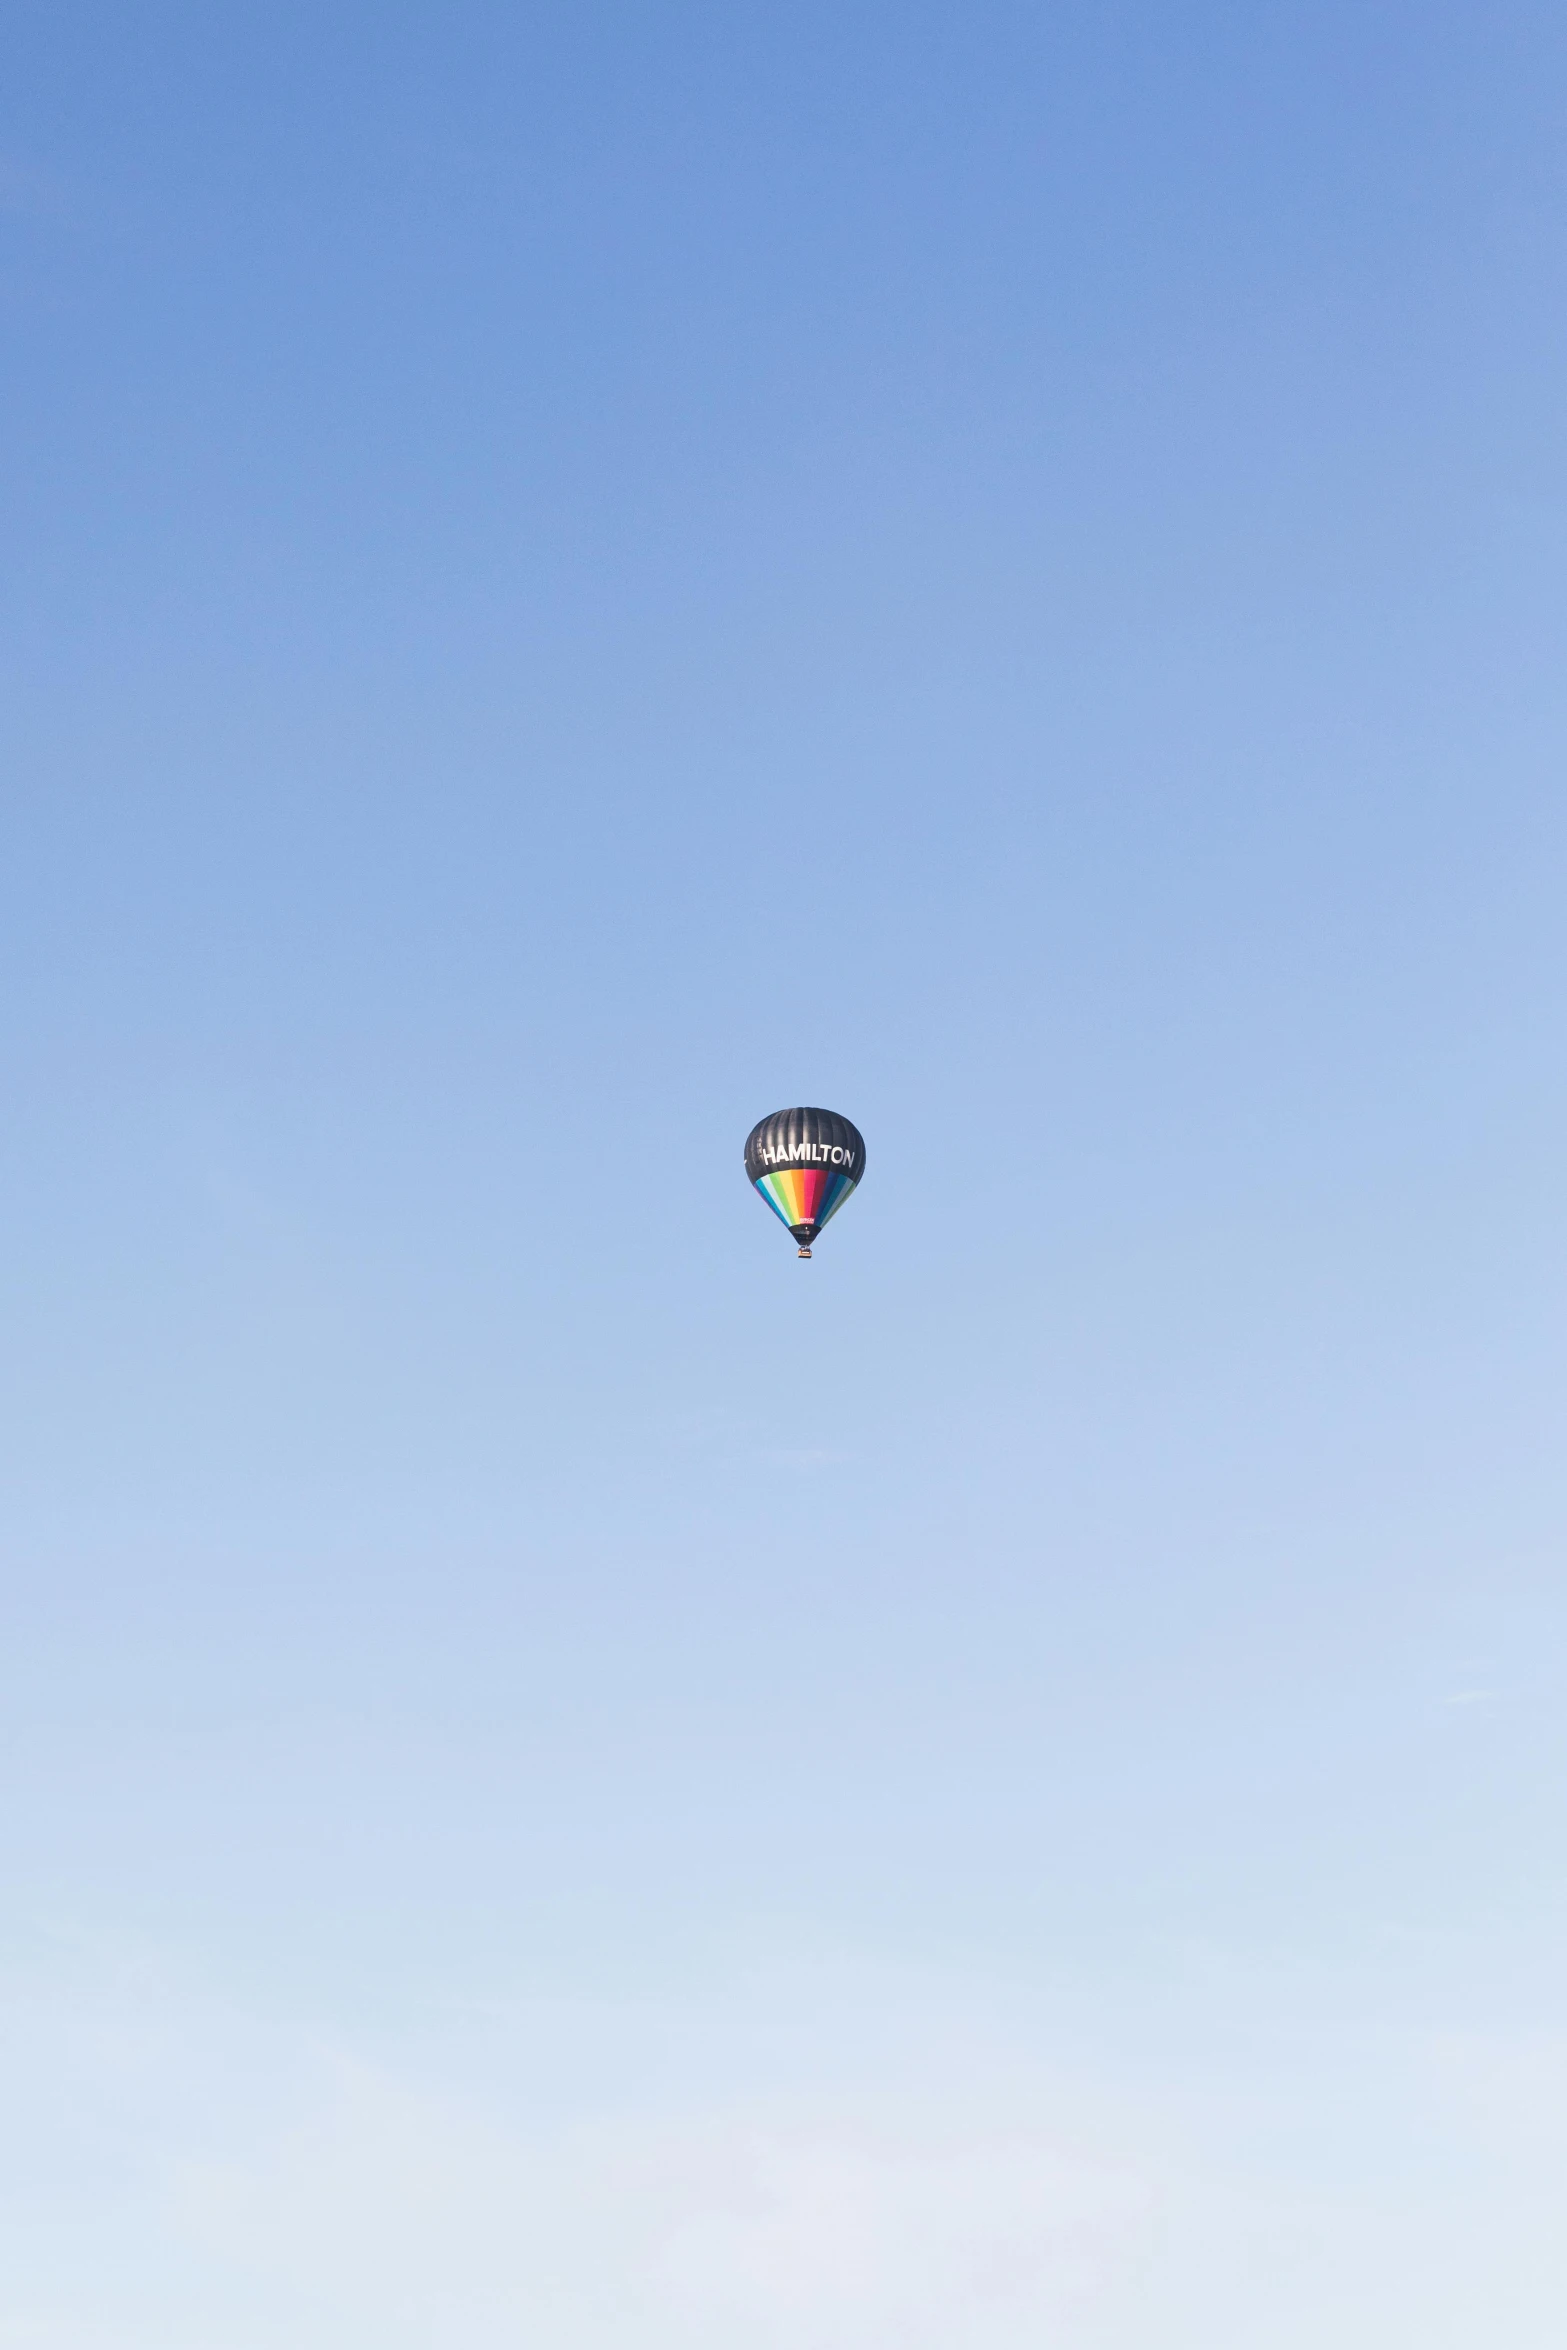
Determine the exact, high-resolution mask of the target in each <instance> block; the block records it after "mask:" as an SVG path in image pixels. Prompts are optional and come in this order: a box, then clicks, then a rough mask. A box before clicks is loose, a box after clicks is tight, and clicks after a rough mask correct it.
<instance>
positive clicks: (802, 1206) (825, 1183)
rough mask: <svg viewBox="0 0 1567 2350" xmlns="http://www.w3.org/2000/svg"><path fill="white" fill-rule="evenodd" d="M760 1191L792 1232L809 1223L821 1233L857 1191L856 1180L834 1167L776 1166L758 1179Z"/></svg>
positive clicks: (757, 1186)
mask: <svg viewBox="0 0 1567 2350" xmlns="http://www.w3.org/2000/svg"><path fill="white" fill-rule="evenodd" d="M756 1188H757V1190H758V1191H759V1192H760V1193H761V1195H762V1197H763V1199H764V1200H766V1202H767V1204H768V1206H769V1207H770V1208H771V1209H772V1210H773V1213H774V1214H775V1215H777V1216H779V1217H781V1218H782V1220H783V1221H784V1223H785V1224H787V1225H788V1226H789V1228H790V1230H791V1231H793V1230H794V1228H795V1226H796V1225H798V1224H809V1225H810V1226H811V1227H812V1229H813V1230H814V1231H817V1232H819V1231H820V1230H821V1228H822V1226H823V1225H824V1224H825V1223H826V1222H827V1220H828V1218H829V1217H830V1216H836V1214H837V1213H838V1210H839V1209H840V1208H841V1207H842V1206H843V1203H844V1201H845V1200H846V1199H847V1198H848V1196H849V1194H850V1192H851V1191H852V1190H853V1189H854V1177H853V1176H852V1175H845V1174H842V1173H841V1172H840V1171H839V1170H837V1169H836V1168H833V1167H775V1168H774V1169H773V1170H772V1172H771V1174H768V1175H759V1176H758V1177H757V1179H756Z"/></svg>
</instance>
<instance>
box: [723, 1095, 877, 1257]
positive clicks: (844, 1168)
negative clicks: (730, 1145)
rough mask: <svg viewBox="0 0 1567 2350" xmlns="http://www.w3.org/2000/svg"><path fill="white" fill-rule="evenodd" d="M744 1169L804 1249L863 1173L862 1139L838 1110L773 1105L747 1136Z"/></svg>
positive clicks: (836, 1210) (857, 1129)
mask: <svg viewBox="0 0 1567 2350" xmlns="http://www.w3.org/2000/svg"><path fill="white" fill-rule="evenodd" d="M745 1171H746V1173H747V1174H748V1175H749V1176H750V1178H751V1181H752V1182H753V1183H754V1184H755V1186H756V1188H757V1190H758V1191H759V1192H760V1193H761V1195H762V1197H763V1199H764V1200H766V1202H767V1204H768V1206H769V1207H770V1208H771V1209H772V1211H773V1213H774V1215H775V1216H777V1217H778V1218H779V1220H780V1221H781V1222H782V1223H785V1224H787V1225H788V1227H789V1229H790V1231H791V1232H792V1233H793V1234H794V1237H795V1239H796V1240H797V1241H798V1242H799V1244H800V1247H801V1249H802V1251H804V1250H808V1249H809V1248H810V1245H811V1242H812V1241H813V1240H814V1239H815V1238H816V1235H817V1233H818V1232H820V1230H821V1228H822V1226H823V1225H824V1224H825V1223H826V1222H827V1221H828V1219H829V1217H832V1216H835V1215H836V1214H837V1213H838V1210H839V1209H840V1208H841V1207H842V1206H843V1203H844V1201H845V1200H846V1199H847V1198H848V1197H849V1195H850V1193H851V1192H852V1191H853V1190H854V1187H855V1185H856V1184H857V1183H858V1182H859V1180H860V1178H861V1176H862V1175H863V1174H864V1172H865V1138H864V1136H863V1135H862V1134H861V1132H860V1130H859V1128H858V1127H857V1126H854V1125H851V1123H850V1122H849V1120H848V1119H847V1118H840V1117H839V1115H838V1113H837V1111H836V1110H775V1111H774V1112H773V1114H772V1116H771V1117H770V1118H763V1119H761V1120H759V1121H758V1123H757V1124H756V1125H755V1126H753V1127H752V1129H751V1131H750V1133H749V1134H748V1135H747V1136H746V1143H745Z"/></svg>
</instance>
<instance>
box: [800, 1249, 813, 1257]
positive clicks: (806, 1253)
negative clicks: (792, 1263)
mask: <svg viewBox="0 0 1567 2350" xmlns="http://www.w3.org/2000/svg"><path fill="white" fill-rule="evenodd" d="M810 1253H811V1252H810V1250H809V1249H808V1248H802V1249H801V1251H800V1254H801V1256H802V1257H808V1256H809V1255H810Z"/></svg>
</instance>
